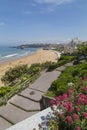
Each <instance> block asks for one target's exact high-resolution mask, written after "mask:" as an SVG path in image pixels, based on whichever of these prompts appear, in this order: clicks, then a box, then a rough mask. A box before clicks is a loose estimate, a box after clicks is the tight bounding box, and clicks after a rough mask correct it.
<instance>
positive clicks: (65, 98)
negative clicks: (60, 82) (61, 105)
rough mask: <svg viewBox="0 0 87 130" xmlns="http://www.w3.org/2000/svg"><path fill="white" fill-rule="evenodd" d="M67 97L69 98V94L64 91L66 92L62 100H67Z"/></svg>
mask: <svg viewBox="0 0 87 130" xmlns="http://www.w3.org/2000/svg"><path fill="white" fill-rule="evenodd" d="M67 98H68V96H67V94H66V93H64V94H63V95H62V100H63V101H64V100H67Z"/></svg>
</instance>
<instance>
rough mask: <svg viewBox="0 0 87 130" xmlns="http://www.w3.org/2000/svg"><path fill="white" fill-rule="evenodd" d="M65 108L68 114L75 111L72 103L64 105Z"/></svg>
mask: <svg viewBox="0 0 87 130" xmlns="http://www.w3.org/2000/svg"><path fill="white" fill-rule="evenodd" d="M64 107H65V108H66V110H67V112H69V113H71V112H72V111H73V106H72V102H66V103H65V104H64Z"/></svg>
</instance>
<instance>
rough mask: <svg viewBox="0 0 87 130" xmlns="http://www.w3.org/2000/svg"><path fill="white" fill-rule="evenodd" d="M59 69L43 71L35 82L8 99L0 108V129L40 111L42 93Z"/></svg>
mask: <svg viewBox="0 0 87 130" xmlns="http://www.w3.org/2000/svg"><path fill="white" fill-rule="evenodd" d="M60 73H61V72H60V71H52V72H46V73H43V74H42V75H41V76H40V77H39V78H38V79H37V80H36V81H35V83H33V84H31V85H30V86H29V87H28V88H27V89H25V90H24V91H22V92H21V93H19V94H18V95H16V96H14V97H13V98H12V99H10V100H9V102H8V104H7V105H6V106H2V107H1V108H0V130H5V129H6V128H9V127H10V126H12V125H14V124H16V123H18V122H20V121H22V120H24V119H26V118H28V117H30V116H32V115H34V114H36V113H37V112H39V111H41V109H42V106H41V104H40V100H41V98H42V96H43V95H44V93H45V92H46V91H47V90H48V89H49V88H50V85H51V83H52V81H54V80H55V79H56V78H57V77H58V76H59V75H60Z"/></svg>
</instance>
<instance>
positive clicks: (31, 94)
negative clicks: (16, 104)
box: [18, 88, 44, 102]
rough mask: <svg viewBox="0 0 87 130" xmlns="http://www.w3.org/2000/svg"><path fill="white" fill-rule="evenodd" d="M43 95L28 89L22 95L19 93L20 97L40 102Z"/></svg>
mask: <svg viewBox="0 0 87 130" xmlns="http://www.w3.org/2000/svg"><path fill="white" fill-rule="evenodd" d="M43 94H44V93H42V92H40V91H37V90H34V89H30V88H27V89H25V90H24V91H22V92H21V93H19V94H18V95H20V96H23V97H26V98H28V99H31V100H32V101H36V102H40V100H41V98H42V95H43Z"/></svg>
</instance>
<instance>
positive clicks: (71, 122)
mask: <svg viewBox="0 0 87 130" xmlns="http://www.w3.org/2000/svg"><path fill="white" fill-rule="evenodd" d="M86 94H87V87H83V91H82V92H79V93H77V92H76V91H75V90H74V89H69V90H68V92H67V93H64V94H63V95H60V96H58V97H56V98H55V100H51V101H50V106H51V108H52V110H53V114H54V116H55V121H56V122H57V124H58V130H87V95H86Z"/></svg>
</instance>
